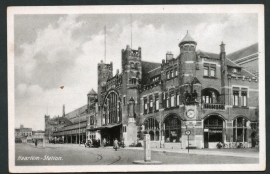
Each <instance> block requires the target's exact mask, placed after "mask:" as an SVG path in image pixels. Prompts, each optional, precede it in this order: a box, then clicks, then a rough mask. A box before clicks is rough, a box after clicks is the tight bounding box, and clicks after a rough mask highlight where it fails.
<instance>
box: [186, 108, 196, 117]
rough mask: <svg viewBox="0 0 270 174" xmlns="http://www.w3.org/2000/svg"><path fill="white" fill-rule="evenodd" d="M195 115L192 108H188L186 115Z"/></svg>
mask: <svg viewBox="0 0 270 174" xmlns="http://www.w3.org/2000/svg"><path fill="white" fill-rule="evenodd" d="M194 116H195V113H194V110H192V109H190V110H188V111H187V117H188V118H193V117H194Z"/></svg>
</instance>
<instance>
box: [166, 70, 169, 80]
mask: <svg viewBox="0 0 270 174" xmlns="http://www.w3.org/2000/svg"><path fill="white" fill-rule="evenodd" d="M166 75H167V79H170V72H169V71H168V72H167V74H166Z"/></svg>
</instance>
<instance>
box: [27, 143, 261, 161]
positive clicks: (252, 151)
mask: <svg viewBox="0 0 270 174" xmlns="http://www.w3.org/2000/svg"><path fill="white" fill-rule="evenodd" d="M29 145H30V146H32V147H35V144H34V143H29ZM62 147H79V148H85V146H84V145H79V144H46V145H45V148H62ZM35 148H43V147H42V143H39V144H38V146H37V147H35ZM100 148H104V147H100ZM105 148H106V149H111V148H113V147H112V146H108V147H105ZM120 149H121V150H122V149H123V148H120ZM123 150H144V149H143V147H125V148H124V149H123ZM151 150H152V151H154V152H159V153H164V154H169V153H174V154H176V153H179V154H187V153H188V150H187V149H166V148H152V149H151ZM189 154H196V155H213V156H232V157H246V158H259V149H258V148H240V149H189Z"/></svg>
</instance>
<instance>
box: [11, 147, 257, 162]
mask: <svg viewBox="0 0 270 174" xmlns="http://www.w3.org/2000/svg"><path fill="white" fill-rule="evenodd" d="M226 153H230V155H224V154H226ZM241 153H245V154H248V155H240V154H241ZM151 154H152V160H155V161H161V162H162V163H163V165H164V164H243V163H246V164H251V163H258V162H259V159H258V149H216V150H210V149H209V150H205V149H200V150H199V149H198V150H193V149H191V150H190V153H189V154H188V153H187V150H186V149H159V148H156V149H152V153H151ZM233 154H234V156H232V155H233ZM143 155H144V154H143V148H142V147H140V148H135V147H127V148H124V149H122V148H121V149H119V150H118V151H114V150H113V148H112V147H106V148H104V147H100V148H85V147H84V146H83V145H81V146H79V145H78V144H46V147H45V148H43V147H42V144H39V145H38V147H35V146H34V144H16V145H15V160H16V161H15V165H19V166H23V165H39V166H41V165H122V164H125V165H127V164H128V165H133V164H132V162H133V161H135V160H143ZM237 155H238V156H237ZM25 157H26V158H25ZM37 157H38V158H39V159H38V160H37Z"/></svg>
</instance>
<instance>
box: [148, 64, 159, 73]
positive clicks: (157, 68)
mask: <svg viewBox="0 0 270 174" xmlns="http://www.w3.org/2000/svg"><path fill="white" fill-rule="evenodd" d="M159 68H161V66H159V67H157V68H155V69H152V70H150V71H148V72H147V73H150V72H152V71H155V70H157V69H159Z"/></svg>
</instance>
